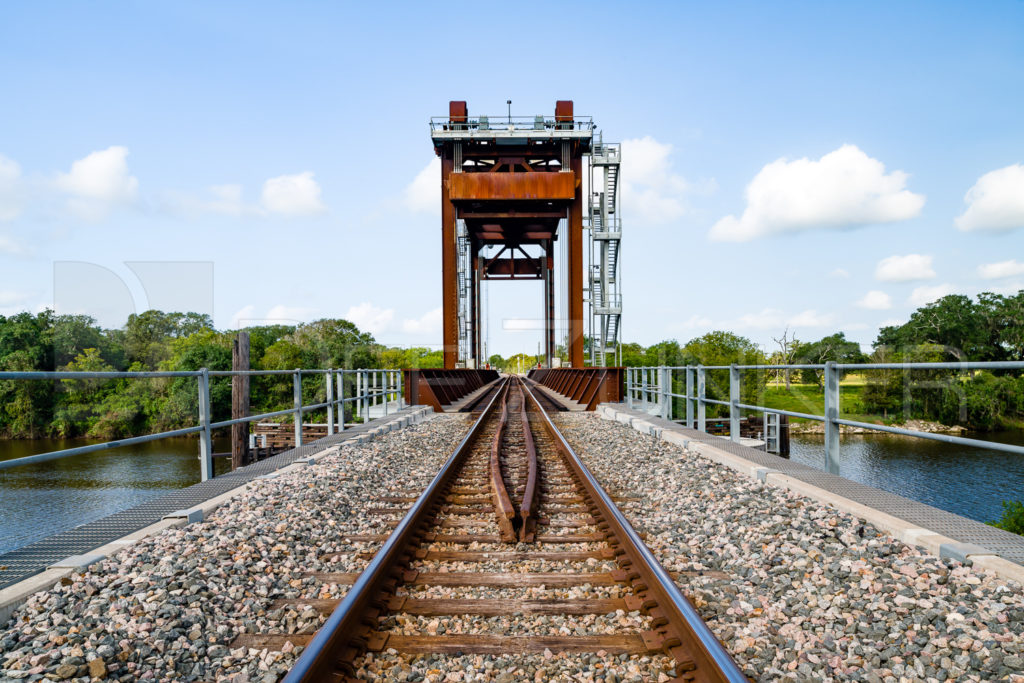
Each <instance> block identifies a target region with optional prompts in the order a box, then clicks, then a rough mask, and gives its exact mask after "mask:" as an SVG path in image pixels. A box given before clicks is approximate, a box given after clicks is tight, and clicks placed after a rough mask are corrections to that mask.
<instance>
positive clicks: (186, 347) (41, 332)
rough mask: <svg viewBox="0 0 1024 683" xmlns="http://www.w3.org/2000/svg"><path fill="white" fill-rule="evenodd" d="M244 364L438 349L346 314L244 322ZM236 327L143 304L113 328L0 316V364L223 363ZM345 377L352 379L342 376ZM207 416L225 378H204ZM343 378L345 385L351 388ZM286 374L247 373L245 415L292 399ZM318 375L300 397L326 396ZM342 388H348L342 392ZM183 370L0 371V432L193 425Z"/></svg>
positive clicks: (401, 363)
mask: <svg viewBox="0 0 1024 683" xmlns="http://www.w3.org/2000/svg"><path fill="white" fill-rule="evenodd" d="M247 331H248V333H249V339H250V363H251V367H252V368H253V369H259V370H291V369H294V368H324V369H326V368H338V369H342V368H347V369H352V368H394V369H398V368H403V367H440V366H441V365H442V355H441V352H440V351H432V350H430V349H426V348H408V349H402V348H389V347H386V346H383V345H381V344H378V343H377V342H376V341H375V340H374V338H373V336H372V335H370V334H369V333H367V332H362V331H360V330H359V329H358V328H357V327H356V326H355V325H354V324H353V323H351V322H349V321H347V320H339V319H325V320H317V321H315V322H311V323H307V324H302V325H267V326H260V327H251V328H248V329H247ZM235 335H236V332H235V331H218V330H216V329H215V328H214V326H213V321H212V320H211V319H210V317H209V316H207V315H200V314H197V313H176V312H170V313H168V312H162V311H146V312H144V313H140V314H133V315H131V316H130V317H129V319H128V321H127V323H126V324H125V326H124V327H123V328H121V329H104V328H101V327H100V326H99V325H97V324H96V321H95V320H93V319H92V318H90V317H89V316H84V315H57V314H55V313H54V312H53V311H50V310H46V311H43V312H41V313H38V314H35V315H33V314H31V313H19V314H16V315H12V316H10V317H4V316H0V370H4V371H27V370H71V371H93V372H105V371H115V370H116V371H151V370H160V371H195V370H199V369H200V368H204V367H205V368H208V369H210V370H230V369H231V345H232V340H233V339H234V338H235ZM348 381H351V380H348ZM210 385H211V386H210V394H211V408H212V412H213V417H214V419H215V420H220V419H227V418H228V417H229V416H230V412H231V384H230V379H229V378H211V382H210ZM351 389H352V388H351V386H349V387H347V390H348V391H351ZM292 392H293V387H292V380H291V378H290V377H289V376H276V377H275V376H269V377H253V378H252V381H251V406H252V411H253V413H254V414H256V413H260V412H270V411H273V410H281V409H283V408H287V407H289V406H290V405H291V403H292ZM325 392H326V389H325V387H324V382H323V380H322V378H318V377H307V378H305V379H304V380H303V400H304V401H306V402H307V403H315V402H320V401H323V400H325V399H324V396H325ZM349 395H351V394H349ZM197 411H198V392H197V385H196V380H195V379H194V378H191V377H182V378H163V377H161V378H153V379H81V380H79V379H74V380H60V381H52V380H0V436H3V437H5V438H39V437H73V436H90V437H97V438H105V439H110V438H120V437H125V436H133V435H137V434H145V433H150V432H156V431H164V430H169V429H176V428H180V427H185V426H191V425H194V424H196V419H197V417H196V416H197Z"/></svg>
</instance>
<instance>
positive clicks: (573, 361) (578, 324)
mask: <svg viewBox="0 0 1024 683" xmlns="http://www.w3.org/2000/svg"><path fill="white" fill-rule="evenodd" d="M572 172H573V174H574V175H575V176H576V196H575V198H574V199H573V202H572V206H571V207H569V217H568V220H567V221H566V227H567V228H568V229H567V230H566V246H565V248H566V253H567V255H568V259H567V261H568V263H567V270H568V271H569V272H568V273H567V276H568V277H567V278H566V279H567V281H568V289H569V291H568V292H567V294H568V307H567V311H566V312H567V313H568V316H567V317H568V321H567V322H568V332H569V339H568V346H569V364H570V365H572V367H574V368H582V367H583V183H582V182H581V180H580V179H581V178H582V177H583V175H582V174H583V158H582V157H580V156H579V155H573V158H572Z"/></svg>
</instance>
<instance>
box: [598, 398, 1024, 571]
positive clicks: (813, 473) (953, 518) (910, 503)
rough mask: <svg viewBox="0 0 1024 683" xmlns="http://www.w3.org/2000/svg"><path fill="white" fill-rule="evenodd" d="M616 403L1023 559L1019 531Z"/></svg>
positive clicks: (796, 476)
mask: <svg viewBox="0 0 1024 683" xmlns="http://www.w3.org/2000/svg"><path fill="white" fill-rule="evenodd" d="M608 405H612V404H608ZM615 409H616V410H618V411H620V412H625V413H628V414H630V415H633V416H635V417H637V418H639V419H641V420H645V421H647V422H650V423H651V424H653V425H655V426H656V427H659V428H662V429H668V430H671V431H674V432H677V433H679V434H681V435H683V436H685V437H686V438H687V439H690V440H691V441H695V442H698V443H700V442H703V443H707V444H709V445H711V446H714V447H715V448H718V449H720V450H723V451H726V452H727V453H731V454H733V455H737V456H739V457H741V458H743V459H745V460H749V461H750V462H751V463H754V464H757V465H761V466H763V467H768V468H771V469H773V470H778V471H779V472H781V473H783V474H785V475H788V476H790V477H793V478H794V479H799V480H800V481H803V482H806V483H808V484H811V485H813V486H817V487H818V488H822V489H825V490H826V491H830V492H832V493H835V494H836V495H839V496H842V497H844V498H848V499H850V500H853V501H856V502H858V503H861V504H862V505H867V506H868V507H871V508H874V509H875V510H880V511H881V512H884V513H886V514H890V515H892V516H893V517H898V518H900V519H903V520H906V521H907V522H910V523H911V524H917V525H919V526H920V527H921V528H923V529H930V530H932V531H934V532H936V533H938V534H942V535H943V536H948V537H950V538H952V539H954V540H956V541H960V542H961V543H974V544H976V545H980V546H982V547H984V548H988V549H989V550H991V551H992V552H993V553H995V554H997V555H999V556H1000V557H1003V558H1004V559H1007V560H1010V561H1011V562H1016V563H1017V564H1022V565H1024V536H1018V535H1017V534H1012V533H1010V532H1009V531H1003V530H1002V529H997V528H996V527H993V526H989V525H988V524H983V523H981V522H977V521H975V520H973V519H968V518H967V517H963V516H961V515H957V514H954V513H952V512H946V511H945V510H940V509H939V508H936V507H932V506H931V505H926V504H925V503H919V502H917V501H916V500H911V499H909V498H904V497H903V496H900V495H897V494H895V493H889V492H888V491H883V490H882V489H878V488H875V487H873V486H867V485H866V484H860V483H857V482H855V481H852V480H850V479H846V478H845V477H840V476H838V475H835V474H830V473H828V472H823V471H821V470H818V469H815V468H813V467H808V466H807V465H802V464H800V463H796V462H791V461H790V460H787V459H785V458H780V457H779V456H777V455H773V454H771V453H765V452H764V451H759V450H756V449H753V448H749V447H747V446H741V445H740V444H738V443H734V442H733V441H730V440H729V439H723V438H721V437H718V436H712V435H710V434H705V433H704V432H700V431H697V430H696V429H689V428H687V427H683V426H681V425H678V424H676V423H675V422H669V421H668V420H664V419H662V418H660V417H654V416H652V415H649V414H647V413H644V412H641V411H639V410H630V409H629V408H626V407H625V406H624V405H623V406H619V405H615Z"/></svg>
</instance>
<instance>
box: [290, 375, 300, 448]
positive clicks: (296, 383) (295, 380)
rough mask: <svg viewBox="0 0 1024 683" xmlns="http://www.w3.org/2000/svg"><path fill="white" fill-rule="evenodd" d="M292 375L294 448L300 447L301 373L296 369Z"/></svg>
mask: <svg viewBox="0 0 1024 683" xmlns="http://www.w3.org/2000/svg"><path fill="white" fill-rule="evenodd" d="M294 372H295V374H293V375H292V395H293V398H294V401H295V447H296V448H298V447H299V446H301V445H302V373H301V372H299V370H298V368H296V369H295V371H294Z"/></svg>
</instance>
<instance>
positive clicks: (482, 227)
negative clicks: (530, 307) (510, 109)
mask: <svg viewBox="0 0 1024 683" xmlns="http://www.w3.org/2000/svg"><path fill="white" fill-rule="evenodd" d="M430 126H431V137H432V139H433V142H434V151H435V152H436V153H437V155H438V156H439V157H440V158H441V241H442V269H443V278H444V284H443V287H444V289H443V296H444V302H443V311H444V313H443V315H444V366H445V367H446V368H455V367H460V366H462V367H464V366H470V367H480V366H481V365H482V363H483V362H484V361H485V360H486V359H484V358H483V357H482V356H483V348H482V346H481V327H482V321H481V316H480V283H481V282H482V281H484V280H499V279H500V280H541V281H543V283H544V303H543V310H544V315H543V320H544V347H545V349H544V354H543V355H544V357H545V358H546V359H547V362H548V364H550V362H551V359H552V358H553V357H554V354H555V273H554V271H555V264H554V261H555V259H554V253H555V252H554V246H555V240H557V239H562V240H564V243H563V244H564V247H563V248H564V249H565V252H566V259H565V261H566V263H565V269H566V278H565V279H566V301H565V316H566V320H565V327H566V332H567V340H566V341H567V346H568V352H569V363H570V364H571V365H572V366H573V367H583V322H584V311H583V173H582V171H583V168H582V167H583V156H584V155H585V154H587V153H589V152H590V150H591V146H592V143H593V137H594V126H593V121H592V120H591V119H590V118H589V117H588V118H577V117H575V116H574V115H573V105H572V102H571V101H568V100H561V101H559V102H557V103H556V104H555V115H554V117H546V116H531V117H514V116H511V115H510V116H507V117H506V116H501V117H488V116H477V117H475V118H470V116H469V113H468V110H467V107H466V103H465V102H460V101H453V102H450V103H449V105H448V116H447V117H435V118H433V119H431V123H430ZM560 225H561V226H562V228H561V229H560V228H559V226H560Z"/></svg>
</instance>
